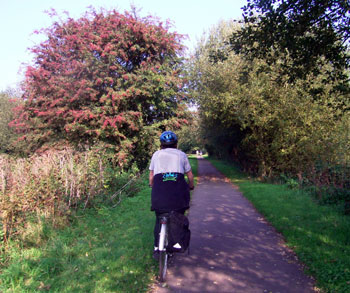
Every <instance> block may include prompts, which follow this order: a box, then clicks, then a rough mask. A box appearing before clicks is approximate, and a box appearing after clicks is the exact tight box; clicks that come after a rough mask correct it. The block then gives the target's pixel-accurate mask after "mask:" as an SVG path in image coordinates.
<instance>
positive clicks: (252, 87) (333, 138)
mask: <svg viewBox="0 0 350 293" xmlns="http://www.w3.org/2000/svg"><path fill="white" fill-rule="evenodd" d="M227 28H228V29H227ZM229 28H230V26H228V27H227V24H219V25H218V26H217V27H214V28H213V30H212V31H211V32H210V35H209V36H208V37H207V38H206V39H203V41H202V42H201V43H200V44H199V45H198V47H197V50H196V54H195V56H194V58H192V63H191V67H192V70H191V83H190V85H191V86H192V87H193V90H194V91H196V92H197V94H196V95H195V97H196V100H197V102H198V104H199V110H200V116H201V125H202V135H203V136H204V138H205V141H206V144H207V146H206V148H207V150H208V152H209V153H210V154H213V155H216V156H219V157H230V158H233V159H235V160H237V161H239V163H240V164H241V166H242V167H244V168H245V170H246V171H251V172H253V173H256V174H259V175H263V176H274V175H279V174H281V173H284V174H288V175H290V176H297V175H300V176H301V174H303V173H304V172H310V173H308V174H307V176H309V179H310V178H311V177H312V174H311V171H310V170H311V169H312V167H314V166H315V164H316V162H324V163H325V165H336V164H338V163H340V159H339V158H340V157H339V154H343V156H342V159H341V160H342V163H344V162H345V161H346V160H347V159H348V158H349V157H348V156H349V150H348V144H346V146H345V145H344V144H343V142H345V141H346V138H345V137H348V135H347V136H345V135H343V134H342V132H344V128H345V127H346V126H345V125H348V124H346V123H345V124H343V122H341V120H342V119H344V121H349V114H348V113H344V111H343V108H342V107H341V105H339V101H342V100H349V96H346V95H345V94H343V95H341V94H340V93H336V94H335V93H334V92H332V89H333V83H331V82H330V83H329V84H326V85H323V92H322V93H319V95H318V98H317V99H315V98H314V96H313V95H312V94H311V93H310V92H311V91H313V90H316V89H318V88H319V87H320V84H321V82H322V79H323V78H324V75H323V74H325V73H326V70H327V67H322V68H320V72H321V74H319V75H314V74H312V73H309V74H308V75H307V76H306V78H305V80H304V79H297V80H296V81H295V82H294V83H291V82H290V80H289V76H288V75H286V74H284V66H283V62H282V60H280V61H279V62H276V63H274V64H269V63H268V62H267V61H266V60H264V59H257V58H255V59H254V60H247V59H246V58H244V56H242V55H238V54H235V52H233V51H231V52H229V53H228V54H227V55H226V59H225V60H223V61H220V60H218V61H217V62H212V61H211V54H212V52H213V50H215V49H217V48H220V46H221V44H222V40H225V38H226V36H227V35H228V33H229V34H232V31H234V30H235V29H237V27H236V28H235V27H232V26H231V31H230V29H229ZM220 36H221V37H220ZM283 61H284V62H286V64H289V62H290V63H292V62H293V60H292V59H291V58H289V59H287V58H286V59H284V60H283ZM262 69H264V70H262ZM306 85H307V86H306ZM328 163H329V164H328Z"/></svg>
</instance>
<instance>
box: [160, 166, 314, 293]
mask: <svg viewBox="0 0 350 293" xmlns="http://www.w3.org/2000/svg"><path fill="white" fill-rule="evenodd" d="M198 163H199V166H198V178H199V181H198V184H197V186H196V189H195V191H194V194H193V199H192V204H191V210H190V213H189V219H190V229H191V231H192V239H191V246H190V248H191V250H190V255H182V254H177V255H176V256H175V258H174V260H173V262H172V263H171V264H170V265H169V270H168V275H167V282H166V284H163V286H165V287H161V285H159V287H157V288H155V290H154V292H157V293H162V292H201V293H204V292H234V293H236V292H237V293H239V292H244V293H251V292H254V293H255V292H259V293H262V292H269V293H270V292H271V293H277V292H280V293H288V292H293V293H302V292H314V291H313V287H314V284H313V281H312V280H311V279H310V278H308V277H307V276H305V275H304V274H303V272H302V269H301V266H300V265H299V264H298V262H297V259H296V257H295V256H294V254H293V253H292V252H291V251H290V250H288V249H287V248H286V247H285V245H284V244H283V240H282V238H281V236H280V235H279V234H278V233H276V232H275V230H274V229H273V228H272V227H271V226H269V225H268V224H267V223H266V222H265V220H264V219H263V218H262V216H261V215H260V214H259V213H257V212H256V210H255V209H254V208H253V206H252V205H251V204H250V203H249V201H247V200H246V199H245V198H244V197H243V196H242V195H241V193H240V192H239V191H238V190H237V189H236V188H235V187H234V186H233V185H232V184H231V183H230V182H228V180H227V179H225V177H224V176H222V175H221V174H220V173H219V172H218V171H217V170H216V169H215V168H214V167H213V166H212V165H211V164H210V163H209V162H208V161H206V160H203V159H199V162H198Z"/></svg>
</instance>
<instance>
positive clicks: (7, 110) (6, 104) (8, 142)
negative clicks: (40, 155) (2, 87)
mask: <svg viewBox="0 0 350 293" xmlns="http://www.w3.org/2000/svg"><path fill="white" fill-rule="evenodd" d="M18 105H19V100H18V99H15V98H13V97H10V96H9V95H8V94H7V93H4V92H3V93H0V153H4V152H7V153H8V152H11V151H12V150H13V143H14V141H15V140H16V138H17V135H16V133H15V132H14V130H13V129H12V128H10V127H9V125H8V124H9V123H10V122H11V121H12V120H13V118H14V114H13V109H14V108H15V107H16V106H18Z"/></svg>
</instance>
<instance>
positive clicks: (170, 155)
mask: <svg viewBox="0 0 350 293" xmlns="http://www.w3.org/2000/svg"><path fill="white" fill-rule="evenodd" d="M177 141H178V140H177V136H176V134H175V133H174V132H172V131H165V132H163V133H162V134H161V136H160V144H161V149H160V150H158V151H156V152H155V153H154V154H153V156H152V160H151V165H150V167H149V170H150V173H149V184H150V186H151V187H152V200H151V202H152V206H151V210H152V211H155V213H156V223H155V226H154V252H153V256H154V257H155V258H156V257H157V253H158V247H157V246H158V241H159V230H160V223H159V218H158V215H159V214H161V213H166V212H170V211H177V212H179V213H182V214H184V213H185V211H186V210H187V209H188V208H189V204H190V189H191V190H192V189H193V188H194V182H193V174H192V170H191V165H190V163H189V161H188V158H187V156H186V154H185V153H184V152H182V151H180V150H178V149H177ZM184 175H186V176H187V178H188V181H189V183H187V182H186V180H185V176H184Z"/></svg>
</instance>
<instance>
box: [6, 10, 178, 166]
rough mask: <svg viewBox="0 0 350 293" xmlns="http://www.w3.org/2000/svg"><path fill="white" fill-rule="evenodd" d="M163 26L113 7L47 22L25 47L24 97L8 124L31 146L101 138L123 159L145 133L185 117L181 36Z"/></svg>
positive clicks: (136, 147)
mask: <svg viewBox="0 0 350 293" xmlns="http://www.w3.org/2000/svg"><path fill="white" fill-rule="evenodd" d="M54 16H55V15H54ZM56 16H57V15H56ZM169 29H170V26H169V24H168V23H166V24H162V23H161V22H160V21H159V20H157V19H155V18H152V17H150V16H149V17H143V18H140V17H137V16H136V15H134V14H132V13H128V12H125V13H124V14H121V13H118V12H117V11H114V10H113V11H101V12H96V11H95V10H91V11H90V12H88V13H86V14H85V15H84V16H83V17H81V18H79V19H73V18H70V17H68V18H67V19H66V20H65V21H57V22H54V23H53V25H52V26H51V27H49V28H48V29H44V30H43V31H40V32H44V33H45V34H46V36H47V38H46V40H45V41H44V42H42V43H40V44H39V45H37V46H35V47H34V48H32V52H33V54H34V56H35V57H34V64H33V65H31V66H29V67H28V68H27V71H26V80H25V83H24V95H23V99H24V100H25V104H24V106H23V107H22V108H21V109H19V110H20V111H19V115H18V117H17V119H16V120H14V121H13V122H12V126H15V127H16V128H17V130H18V131H21V132H23V134H24V136H23V139H25V140H26V141H27V142H28V146H29V147H30V148H31V150H35V149H36V148H38V147H39V146H41V145H42V144H44V143H46V142H50V141H54V140H59V139H64V140H68V141H69V142H74V143H88V144H93V143H95V142H96V141H103V142H106V143H110V144H112V145H113V146H114V147H115V150H116V151H117V153H118V156H119V160H120V161H123V160H126V157H130V156H129V155H130V154H132V152H133V150H136V149H139V148H138V143H139V142H142V143H144V141H147V137H146V138H145V136H147V135H149V133H150V132H152V131H155V130H156V129H159V128H161V127H162V125H164V124H167V123H170V122H169V121H171V123H172V124H173V125H174V124H175V125H177V126H179V125H180V124H181V123H182V122H184V119H182V113H181V111H180V109H182V106H181V104H182V103H183V100H184V93H183V90H182V88H183V86H184V80H183V78H182V75H181V71H182V69H181V68H182V66H181V64H182V57H181V54H182V50H183V46H182V44H181V39H182V36H181V35H179V34H177V33H175V32H170V30H169ZM40 32H39V33H40ZM152 125H154V127H156V129H153V130H150V129H151V128H150V127H151V126H152ZM141 134H142V135H143V137H142V138H141V137H140V135H141ZM145 147H146V146H145Z"/></svg>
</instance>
